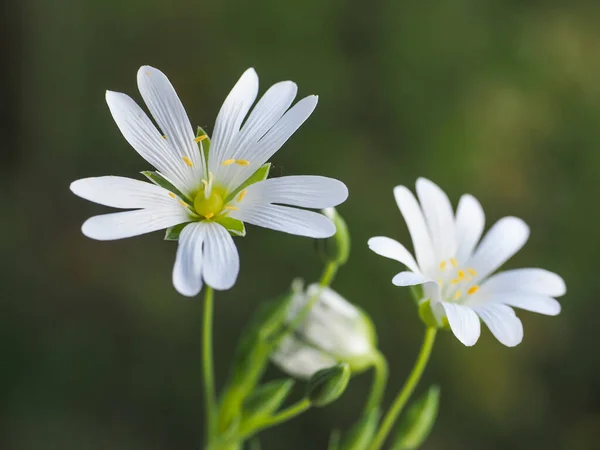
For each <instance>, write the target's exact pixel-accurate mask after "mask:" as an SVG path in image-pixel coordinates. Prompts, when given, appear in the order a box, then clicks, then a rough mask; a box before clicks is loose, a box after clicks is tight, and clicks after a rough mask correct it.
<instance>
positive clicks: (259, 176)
mask: <svg viewBox="0 0 600 450" xmlns="http://www.w3.org/2000/svg"><path fill="white" fill-rule="evenodd" d="M269 170H271V163H265V164H263V165H262V166H260V167H259V168H258V169H257V170H256V172H254V173H253V174H252V175H250V178H248V179H247V180H246V181H244V182H243V183H242V184H241V185H240V186H239V187H238V188H237V189H236V190H235V191H233V192H232V193H231V194H229V195H228V196H227V198H226V199H225V204H227V203H229V202H230V201H231V200H233V199H234V197H235V196H236V195H237V194H238V193H240V192H241V191H243V190H244V189H246V188H247V187H248V186H250V185H251V184H254V183H258V182H259V181H263V180H266V179H267V177H268V176H269Z"/></svg>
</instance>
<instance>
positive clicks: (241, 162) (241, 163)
mask: <svg viewBox="0 0 600 450" xmlns="http://www.w3.org/2000/svg"><path fill="white" fill-rule="evenodd" d="M235 163H236V164H237V165H238V166H249V165H250V161H248V160H247V159H236V160H235Z"/></svg>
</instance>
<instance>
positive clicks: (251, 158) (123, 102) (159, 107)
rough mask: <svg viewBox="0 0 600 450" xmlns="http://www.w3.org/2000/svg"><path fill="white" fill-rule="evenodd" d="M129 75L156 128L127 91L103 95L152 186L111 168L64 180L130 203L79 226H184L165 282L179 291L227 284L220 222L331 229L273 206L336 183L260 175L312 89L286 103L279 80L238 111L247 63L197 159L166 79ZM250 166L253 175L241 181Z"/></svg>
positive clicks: (310, 201) (249, 82) (328, 200)
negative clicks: (103, 174)
mask: <svg viewBox="0 0 600 450" xmlns="http://www.w3.org/2000/svg"><path fill="white" fill-rule="evenodd" d="M137 80H138V87H139V90H140V93H141V94H142V98H143V99H144V101H145V103H146V105H147V107H148V109H149V110H150V112H151V113H152V116H153V117H154V120H155V121H156V123H157V124H158V127H159V129H160V131H159V129H157V128H156V127H155V126H154V124H153V123H152V122H151V121H150V119H149V118H148V116H147V115H146V114H145V113H144V112H143V111H142V109H141V108H140V107H139V106H138V105H137V104H136V103H135V102H134V101H133V100H132V99H131V98H130V97H129V96H127V95H125V94H121V93H117V92H111V91H107V93H106V101H107V103H108V106H109V108H110V111H111V113H112V115H113V118H114V120H115V122H116V123H117V126H118V127H119V129H120V130H121V133H123V136H124V137H125V139H126V140H127V141H128V142H129V144H131V146H132V147H133V148H134V149H135V150H136V151H137V152H138V153H139V154H140V155H141V156H142V157H143V158H144V159H145V160H146V161H148V162H149V163H150V164H152V166H154V167H155V168H156V169H157V170H158V172H156V173H153V174H151V176H149V178H150V179H151V180H152V181H153V182H154V183H155V184H150V183H147V182H142V181H138V180H133V179H129V178H122V177H114V176H107V177H97V178H86V179H82V180H78V181H75V182H73V183H72V184H71V190H72V191H73V192H74V193H75V194H77V195H78V196H80V197H83V198H85V199H87V200H90V201H93V202H96V203H100V204H102V205H106V206H111V207H114V208H125V209H135V211H127V212H120V213H114V214H106V215H101V216H96V217H92V218H90V219H88V220H87V221H86V222H85V223H84V224H83V227H82V231H83V234H85V235H86V236H88V237H90V238H93V239H99V240H113V239H121V238H126V237H131V236H136V235H140V234H144V233H149V232H151V231H156V230H161V229H165V228H169V227H173V226H175V225H180V224H187V225H185V227H183V230H181V234H180V235H179V246H178V249H177V257H176V261H175V266H174V269H173V284H174V285H175V288H176V289H177V290H178V291H179V292H180V293H181V294H183V295H187V296H194V295H196V294H198V293H199V292H200V290H201V289H202V280H203V279H204V281H205V282H206V283H207V284H208V285H209V286H212V287H213V288H215V289H229V288H231V287H232V286H233V284H234V283H235V280H236V278H237V275H238V271H239V256H238V253H237V249H236V247H235V244H234V243H233V239H232V237H231V235H230V232H229V231H228V230H230V231H232V232H235V233H237V234H238V235H243V234H244V233H245V230H244V226H243V222H248V223H250V224H254V225H258V226H262V227H265V228H271V229H274V230H278V231H283V232H287V233H291V234H296V235H300V236H309V237H313V238H324V237H329V236H331V235H333V234H334V233H335V227H334V226H333V224H332V223H331V221H330V220H329V219H327V218H326V217H325V216H323V215H321V214H318V213H316V212H313V211H307V210H305V209H298V208H290V207H289V206H281V205H290V206H297V207H300V208H325V207H330V206H335V205H337V204H339V203H341V202H343V201H344V200H345V199H346V198H347V196H348V191H347V188H346V186H345V185H344V184H343V183H341V182H340V181H337V180H334V179H331V178H325V177H318V176H288V177H281V178H274V179H268V180H263V179H264V178H265V174H267V173H268V166H266V167H265V166H263V165H264V164H265V163H266V162H267V160H268V159H269V158H270V157H271V156H273V154H274V153H275V152H276V151H277V150H279V149H280V148H281V146H282V145H283V144H284V143H285V142H286V141H287V140H288V139H289V137H290V136H291V135H292V134H293V133H294V132H295V131H296V130H297V129H298V128H299V127H300V125H302V123H304V121H305V120H306V119H307V118H308V117H309V116H310V114H311V113H312V112H313V110H314V109H315V106H316V105H317V97H316V96H309V97H306V98H304V99H302V100H300V101H299V102H298V103H296V104H295V105H294V106H293V107H292V108H290V106H291V105H292V102H293V101H294V98H295V97H296V91H297V87H296V84H295V83H293V82H291V81H283V82H280V83H277V84H275V85H273V86H272V87H271V88H270V89H269V90H267V92H266V93H265V94H264V95H263V97H262V98H261V99H260V101H259V102H258V103H257V104H256V106H255V107H254V109H253V110H252V112H251V113H250V115H249V116H248V117H246V116H247V115H248V112H249V111H250V108H251V106H252V104H253V103H254V101H255V99H256V96H257V92H258V76H257V75H256V72H255V71H254V70H253V69H248V70H247V71H246V72H244V74H243V75H242V77H241V78H240V80H239V81H238V82H237V84H236V85H235V86H234V88H233V89H232V91H231V93H230V94H229V96H228V97H227V99H226V100H225V103H224V104H223V106H222V107H221V111H220V112H219V115H218V116H217V119H216V121H215V127H214V132H213V138H212V142H210V148H209V151H208V153H207V156H206V157H205V152H206V149H205V148H203V145H204V144H206V143H207V142H209V141H208V139H206V138H207V136H206V135H204V134H203V133H200V134H199V135H198V136H196V135H195V134H194V131H193V129H192V125H191V124H190V121H189V119H188V116H187V114H186V112H185V109H184V108H183V105H182V103H181V101H180V100H179V97H178V96H177V94H176V92H175V90H174V88H173V86H172V85H171V83H170V82H169V80H168V79H167V77H166V76H165V75H164V74H163V73H162V72H160V71H159V70H157V69H154V68H152V67H149V66H144V67H141V68H140V70H139V71H138V74H137ZM242 122H244V123H243V126H242ZM203 141H204V142H203ZM258 171H260V172H258ZM255 173H260V174H261V175H262V178H261V179H260V180H261V181H258V182H256V183H254V184H250V185H247V184H248V181H247V180H248V179H249V178H250V177H251V176H252V175H253V174H255ZM253 178H255V177H253ZM252 181H256V180H254V179H253V180H252ZM178 231H179V230H178Z"/></svg>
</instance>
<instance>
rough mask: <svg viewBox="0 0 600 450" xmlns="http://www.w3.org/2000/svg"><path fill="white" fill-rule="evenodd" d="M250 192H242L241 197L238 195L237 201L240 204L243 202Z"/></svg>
mask: <svg viewBox="0 0 600 450" xmlns="http://www.w3.org/2000/svg"><path fill="white" fill-rule="evenodd" d="M247 192H248V191H247V190H246V189H244V190H243V191H242V192H240V195H238V198H237V201H238V203H239V202H241V201H242V200H244V197H245V196H246V193H247Z"/></svg>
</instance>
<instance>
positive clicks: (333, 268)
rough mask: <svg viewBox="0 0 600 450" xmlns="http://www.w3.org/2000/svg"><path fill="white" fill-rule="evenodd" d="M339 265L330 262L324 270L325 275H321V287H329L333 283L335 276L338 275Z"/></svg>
mask: <svg viewBox="0 0 600 450" xmlns="http://www.w3.org/2000/svg"><path fill="white" fill-rule="evenodd" d="M337 269H338V264H337V263H336V262H333V261H329V262H328V263H327V265H326V266H325V269H324V270H323V275H321V280H320V281H319V285H320V286H321V287H327V286H329V285H330V284H331V282H332V281H333V278H334V277H335V274H336V273H337Z"/></svg>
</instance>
